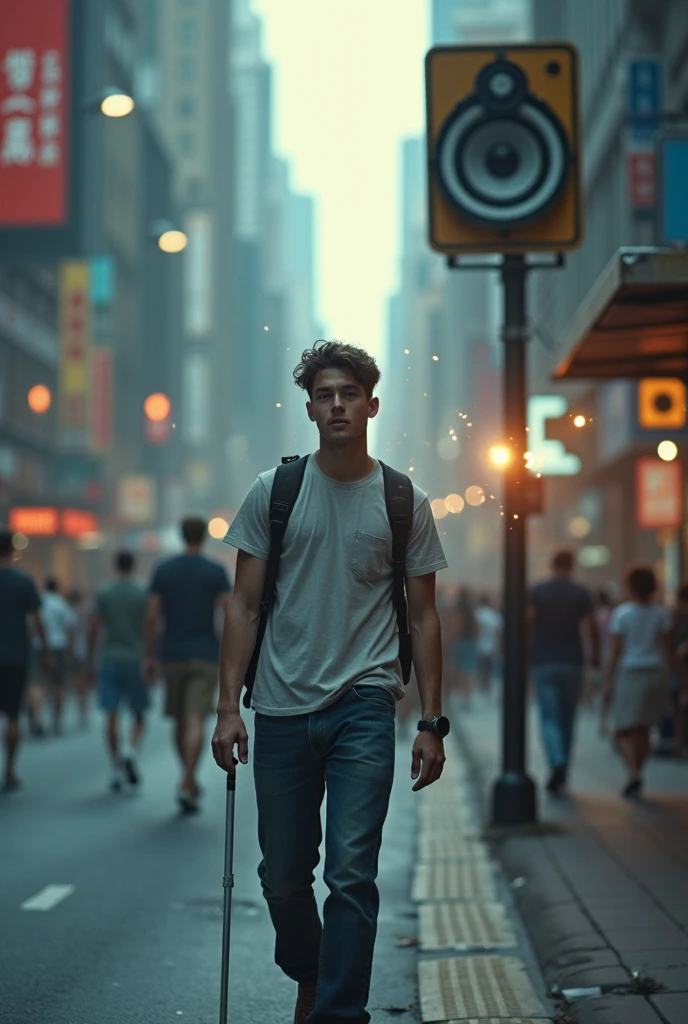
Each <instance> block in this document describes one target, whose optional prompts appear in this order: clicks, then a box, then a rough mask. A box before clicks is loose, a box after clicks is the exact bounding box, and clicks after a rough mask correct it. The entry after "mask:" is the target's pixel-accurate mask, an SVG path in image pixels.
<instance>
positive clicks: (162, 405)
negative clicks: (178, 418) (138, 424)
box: [143, 391, 172, 423]
mask: <svg viewBox="0 0 688 1024" xmlns="http://www.w3.org/2000/svg"><path fill="white" fill-rule="evenodd" d="M171 409H172V403H171V402H170V400H169V398H168V397H167V395H163V393H162V392H161V391H156V392H155V393H154V394H152V395H149V396H148V398H147V399H146V401H145V402H144V403H143V411H144V412H145V414H146V416H147V418H148V419H149V420H151V422H152V423H162V421H163V420H166V419H167V417H168V416H169V415H170V410H171Z"/></svg>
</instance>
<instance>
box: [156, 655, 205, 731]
mask: <svg viewBox="0 0 688 1024" xmlns="http://www.w3.org/2000/svg"><path fill="white" fill-rule="evenodd" d="M163 674H164V676H165V683H166V687H167V698H166V701H165V715H166V716H167V717H168V718H183V717H185V716H186V715H201V716H202V717H205V716H206V715H212V714H214V712H215V711H216V709H217V698H216V690H217V685H218V666H217V663H216V662H214V661H200V660H199V661H166V662H165V664H164V665H163Z"/></svg>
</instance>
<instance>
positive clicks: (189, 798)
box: [177, 789, 200, 814]
mask: <svg viewBox="0 0 688 1024" xmlns="http://www.w3.org/2000/svg"><path fill="white" fill-rule="evenodd" d="M177 799H178V800H179V804H180V806H181V809H182V813H183V814H198V812H199V811H200V806H199V803H198V800H197V799H196V797H195V796H193V794H192V793H189V791H188V790H186V789H180V790H179V793H178V794H177Z"/></svg>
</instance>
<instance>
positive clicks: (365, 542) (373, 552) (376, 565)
mask: <svg viewBox="0 0 688 1024" xmlns="http://www.w3.org/2000/svg"><path fill="white" fill-rule="evenodd" d="M386 552H387V538H386V537H373V536H372V534H370V533H362V532H361V531H360V530H357V531H356V536H355V537H354V544H353V550H352V552H351V568H352V570H353V573H354V576H357V577H358V578H359V579H362V580H372V579H375V577H376V576H379V575H380V573H381V572H382V569H383V567H384V564H385V554H386Z"/></svg>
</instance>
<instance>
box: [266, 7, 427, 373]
mask: <svg viewBox="0 0 688 1024" xmlns="http://www.w3.org/2000/svg"><path fill="white" fill-rule="evenodd" d="M253 9H254V10H255V11H256V13H257V14H260V15H262V16H263V17H264V43H265V51H266V56H267V57H268V59H269V60H270V61H271V62H273V65H274V74H275V78H274V86H275V88H274V102H275V144H276V149H277V151H278V152H279V153H280V154H281V155H284V156H287V157H289V158H291V160H292V165H293V177H292V183H293V186H294V187H295V188H296V189H297V190H298V191H303V192H309V193H311V194H313V195H314V196H315V198H316V201H317V215H316V216H317V220H316V224H317V227H316V246H317V258H318V274H317V279H316V288H317V293H316V294H317V297H318V298H317V305H318V309H317V312H318V314H319V315H320V316H321V317H322V318H323V320H324V322H325V326H326V329H327V332H328V336H330V337H336V338H339V339H341V340H346V341H350V342H352V343H354V344H360V345H362V346H363V347H365V348H367V349H368V350H369V351H370V352H371V353H373V354H376V353H379V352H381V348H382V344H383V342H384V338H385V330H386V300H387V297H388V295H389V294H390V292H391V291H392V290H393V288H394V285H395V282H396V279H397V253H398V231H399V224H398V221H399V215H398V211H399V187H400V160H399V152H400V146H399V144H400V141H401V139H403V138H404V137H406V136H408V135H414V134H416V135H417V134H420V133H422V132H423V131H424V91H423V90H424V84H423V57H424V54H425V51H426V49H427V37H428V30H427V20H428V14H427V3H426V0H253Z"/></svg>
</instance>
